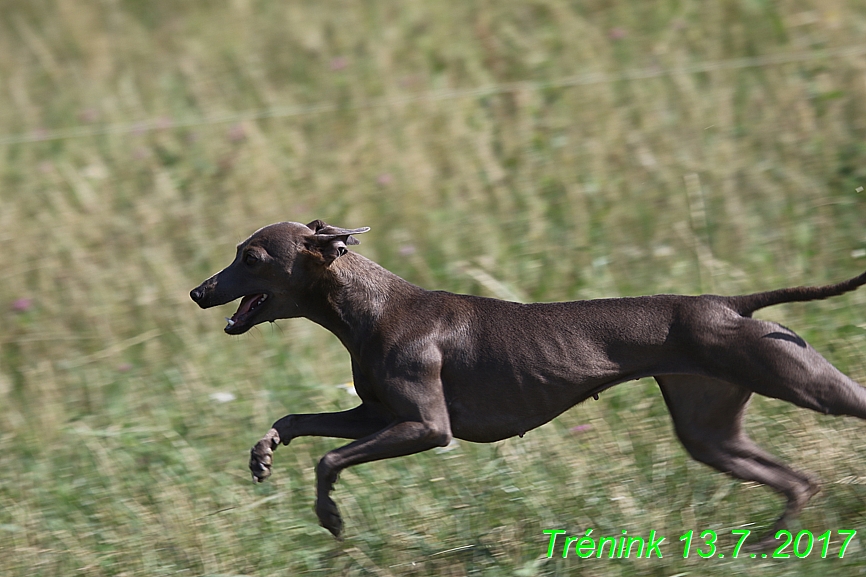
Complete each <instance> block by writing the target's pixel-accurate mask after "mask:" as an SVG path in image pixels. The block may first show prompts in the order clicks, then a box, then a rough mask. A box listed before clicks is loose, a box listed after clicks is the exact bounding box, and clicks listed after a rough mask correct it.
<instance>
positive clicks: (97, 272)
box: [0, 0, 866, 577]
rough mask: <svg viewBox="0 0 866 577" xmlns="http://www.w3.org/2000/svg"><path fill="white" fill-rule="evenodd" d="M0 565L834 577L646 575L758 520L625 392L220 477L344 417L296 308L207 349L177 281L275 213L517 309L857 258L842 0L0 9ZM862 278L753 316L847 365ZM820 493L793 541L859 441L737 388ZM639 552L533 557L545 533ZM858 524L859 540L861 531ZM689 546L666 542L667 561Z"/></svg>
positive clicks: (753, 422)
mask: <svg viewBox="0 0 866 577" xmlns="http://www.w3.org/2000/svg"><path fill="white" fill-rule="evenodd" d="M0 14H2V15H3V16H2V17H0V322H2V324H3V327H4V330H3V331H2V332H0V573H2V574H3V575H27V576H33V575H50V576H56V575H88V576H89V575H94V576H97V575H98V576H102V575H117V576H121V575H126V576H129V575H152V576H156V575H176V574H186V575H307V574H309V575H377V576H379V575H453V576H460V575H518V576H524V577H530V576H536V575H539V576H540V575H577V574H581V575H673V574H678V575H686V574H702V575H731V574H743V575H745V574H748V575H799V574H815V573H816V572H818V571H824V572H831V573H832V574H834V575H853V574H861V573H863V572H864V571H866V549H864V547H862V546H861V545H860V539H859V538H855V539H854V541H853V542H852V544H851V545H850V546H849V548H848V550H847V552H846V555H845V557H844V559H839V558H838V547H839V545H840V544H841V538H837V536H836V534H835V533H834V541H833V544H832V546H831V549H830V555H829V556H828V557H827V558H826V559H822V558H820V555H819V552H818V549H817V546H816V550H815V552H813V553H812V554H810V555H809V556H808V557H807V558H805V559H798V558H796V557H794V556H792V557H791V558H790V559H787V560H772V559H770V560H761V559H760V558H759V559H750V558H745V559H743V558H741V559H731V558H730V555H726V557H725V558H724V559H719V558H714V559H702V558H700V557H698V556H697V555H695V554H694V553H693V554H692V555H691V556H690V557H689V558H688V559H683V558H682V550H681V548H682V543H680V542H679V536H680V535H682V534H683V533H685V532H686V531H689V530H694V531H695V532H696V534H697V533H698V532H700V531H703V530H705V529H713V530H716V531H717V532H718V534H719V535H720V540H719V547H720V550H722V551H723V552H728V551H731V550H732V548H733V545H734V543H735V539H734V538H733V537H732V536H731V535H730V530H731V529H735V528H741V527H746V528H749V529H752V530H753V531H754V532H755V533H758V532H761V531H764V530H767V529H768V528H769V527H770V526H771V524H772V522H773V521H774V520H775V518H776V517H777V516H778V515H779V514H780V513H781V510H782V500H781V499H780V498H779V497H778V496H776V495H775V494H773V493H772V492H771V491H769V490H768V489H766V488H763V487H758V486H755V485H753V484H744V483H740V482H738V481H735V480H732V479H729V478H728V477H726V476H724V475H721V474H719V473H716V472H714V471H713V470H711V469H709V468H707V467H705V466H703V465H700V464H698V463H695V462H693V461H692V460H691V459H690V458H689V457H688V456H687V455H686V454H685V452H684V450H683V449H682V447H681V446H680V445H679V443H678V442H677V440H676V438H675V437H674V434H673V431H672V428H671V424H670V420H669V418H668V416H667V412H666V409H665V407H664V403H663V400H662V398H661V395H660V394H659V392H658V389H657V387H656V386H655V385H654V383H653V382H652V381H649V380H644V381H640V382H637V383H629V384H625V385H622V386H619V387H616V388H614V389H612V390H610V391H607V392H605V393H604V394H603V395H602V396H601V399H600V400H599V401H598V402H595V401H589V402H588V403H585V404H583V405H581V406H578V407H575V408H574V409H572V410H571V411H569V412H567V413H566V414H564V415H562V416H561V417H560V418H558V419H557V420H556V421H555V422H553V423H551V424H548V425H545V426H544V427H541V428H540V429H537V430H535V431H532V432H530V433H529V434H527V435H526V437H525V438H523V439H510V440H507V441H503V442H500V443H496V444H492V445H475V444H471V443H466V442H461V443H458V444H457V445H455V446H452V447H449V448H448V450H445V451H441V450H440V451H430V452H428V453H424V454H420V455H415V456H411V457H405V458H401V459H398V460H391V461H385V462H379V463H371V464H367V465H363V466H360V467H356V468H353V469H350V470H347V471H346V472H344V473H343V475H342V476H341V479H340V482H339V483H338V484H337V487H336V491H335V493H334V497H335V500H336V501H337V503H338V505H339V506H340V507H341V510H342V512H343V515H344V519H345V522H346V531H345V541H343V542H341V543H340V542H336V541H334V540H333V539H332V538H331V537H330V535H329V534H328V533H327V532H326V531H325V530H324V529H322V528H320V527H319V526H318V524H317V521H316V517H315V514H314V512H313V511H312V505H313V501H314V486H313V479H314V470H313V469H314V466H315V463H316V461H317V460H318V458H319V457H320V456H321V455H322V454H323V453H324V452H325V451H327V450H329V449H330V448H333V447H336V446H338V445H339V444H341V442H340V441H337V440H333V439H312V438H304V439H298V440H296V441H294V442H293V443H292V445H291V446H289V447H284V448H281V449H280V450H279V451H277V453H276V455H275V464H274V475H273V477H272V478H271V479H269V480H268V482H266V483H264V484H262V485H254V484H253V483H252V482H251V480H250V477H249V474H248V472H247V470H246V464H247V456H248V450H249V447H250V446H251V445H252V444H253V443H254V442H255V441H256V440H258V438H259V437H260V436H261V435H262V434H264V433H265V432H266V431H267V430H268V428H269V426H270V424H271V423H272V422H273V421H274V420H276V419H277V418H279V417H281V416H283V415H284V414H286V413H289V412H321V411H329V410H340V409H344V408H349V407H352V406H354V405H355V404H357V398H356V397H353V396H352V394H351V390H350V387H348V386H346V383H347V382H349V381H350V380H351V373H350V368H349V359H348V355H347V354H346V353H345V351H344V350H343V349H342V348H341V346H340V345H339V343H338V342H337V340H336V338H334V337H333V336H332V335H330V333H327V332H325V331H324V330H323V329H321V328H319V327H317V326H316V325H313V324H312V323H310V322H308V321H305V320H293V321H281V322H279V323H277V324H276V325H274V326H271V325H266V326H260V327H258V328H257V329H254V330H253V331H251V332H250V333H248V334H246V335H243V336H242V337H238V338H230V337H227V336H226V335H224V334H223V333H222V327H223V326H224V321H223V317H224V316H227V315H230V314H231V313H232V312H233V311H234V308H235V305H233V304H232V305H227V306H225V307H222V309H210V310H207V311H201V310H199V309H198V307H197V306H195V305H194V304H193V303H192V302H191V301H190V300H189V298H188V292H189V290H190V289H191V288H193V287H194V286H196V285H197V284H198V283H199V282H200V281H201V280H203V279H204V278H206V277H207V276H209V275H211V274H213V273H214V272H216V271H217V270H219V269H221V268H222V267H223V266H225V265H226V264H228V262H230V260H231V259H232V258H233V255H234V246H235V244H236V243H238V242H239V241H241V240H243V239H244V238H246V237H247V236H248V235H249V234H250V233H252V232H253V231H254V230H256V229H257V228H259V227H261V226H263V225H265V224H269V223H272V222H276V221H282V220H295V221H301V222H308V221H310V220H313V219H315V218H321V219H324V220H326V221H327V222H329V223H331V224H334V225H337V226H342V227H349V228H354V227H361V226H370V227H372V230H371V232H370V233H368V234H365V235H363V237H362V238H361V241H362V243H363V244H362V245H361V246H360V247H357V248H356V249H355V250H358V251H359V252H361V253H362V254H364V255H366V256H368V257H370V258H372V259H374V260H376V261H378V262H379V263H381V264H382V265H383V266H385V267H387V268H389V269H390V270H392V271H394V272H395V273H397V274H399V275H401V276H403V277H404V278H406V279H408V280H409V281H411V282H413V283H416V284H419V285H421V286H423V287H425V288H431V289H445V290H450V291H458V292H468V293H472V294H479V295H486V296H495V297H500V298H507V299H512V300H525V301H554V300H566V299H579V298H594V297H602V296H605V297H612V296H626V295H642V294H652V293H657V292H676V293H684V294H696V293H700V292H716V293H722V294H735V293H742V292H750V291H759V290H766V289H772V288H778V287H782V286H793V285H800V284H821V283H827V282H835V281H839V280H842V279H845V278H849V277H851V276H854V275H855V274H859V273H860V272H862V270H863V269H864V268H866V230H864V224H866V212H864V208H866V200H864V199H866V192H864V191H863V187H864V186H866V143H864V135H866V74H864V72H866V4H864V3H863V2H860V1H853V0H852V1H843V0H824V1H821V2H818V1H810V0H790V1H789V0H784V1H781V0H780V1H775V2H774V1H770V0H719V1H717V2H702V1H698V0H667V1H661V0H659V1H656V0H630V1H629V0H618V1H613V2H611V1H601V0H587V1H580V2H578V1H574V0H527V1H523V2H516V1H514V2H512V1H503V2H493V1H482V0H479V1H471V2H457V1H450V0H441V1H437V2H421V1H405V2H393V1H372V2H363V3H354V2H344V1H326V2H322V1H293V2H279V1H276V0H234V1H232V2H172V1H169V0H154V1H150V2H140V1H136V0H102V1H95V0H92V1H91V0H28V1H13V0H0ZM864 303H866V291H861V292H859V293H853V294H850V295H846V296H844V297H840V298H836V299H833V300H831V301H826V302H818V303H808V304H799V305H787V306H782V307H776V308H773V309H770V310H766V311H762V312H761V316H762V318H767V319H771V320H775V321H777V322H781V323H783V324H785V325H788V326H791V327H792V328H794V329H795V330H797V331H798V332H799V333H800V334H801V335H802V336H804V337H805V338H806V339H807V340H809V341H810V343H811V344H812V345H813V346H815V348H817V349H818V350H819V351H821V352H822V353H824V354H825V355H826V356H827V357H828V358H829V359H830V360H831V361H832V362H833V363H834V364H835V365H836V366H837V367H839V368H840V369H841V370H843V371H845V372H846V373H847V374H849V375H851V376H852V377H853V378H855V379H858V380H860V381H863V380H864V379H866V362H864V359H866V324H864V323H866V312H864V307H863V305H864ZM747 424H748V428H749V431H750V433H751V434H752V435H753V437H754V438H755V439H756V440H757V441H758V442H759V443H760V444H761V445H762V446H764V447H766V448H767V449H768V450H770V451H771V452H773V453H775V454H776V455H778V456H780V457H781V458H782V459H784V460H785V461H787V462H790V463H792V464H793V465H794V466H795V467H796V468H799V469H804V470H808V471H811V472H812V473H813V474H814V475H815V476H816V478H818V479H819V480H820V481H821V482H822V483H823V485H824V491H823V492H822V493H820V494H819V495H818V496H817V497H816V498H815V499H813V500H812V502H811V504H810V506H809V507H808V508H807V509H806V510H805V512H804V514H803V515H802V516H801V518H800V521H799V525H798V526H797V527H795V529H797V530H801V529H808V530H810V531H812V533H813V534H814V535H815V536H818V535H819V534H820V533H823V532H824V531H827V530H831V531H834V532H835V531H837V530H840V529H846V530H847V529H857V530H861V531H866V525H864V515H866V488H864V487H863V485H862V483H866V445H864V443H863V441H862V439H863V435H864V425H863V423H860V422H856V421H854V420H853V419H845V418H839V419H834V418H831V417H824V416H820V415H816V414H813V413H809V412H807V411H805V410H801V409H796V408H794V407H791V406H789V405H786V404H784V403H780V402H777V401H772V400H767V399H754V400H753V402H752V404H751V408H750V411H749V414H748V419H747ZM589 528H592V529H593V530H594V535H596V536H601V535H619V534H620V533H621V531H623V530H627V531H628V532H629V534H630V535H643V536H647V535H648V534H649V532H650V530H655V531H657V532H658V533H659V534H661V535H665V536H667V541H666V542H665V544H664V546H663V547H662V551H663V552H664V558H662V559H651V560H645V559H641V560H634V559H631V560H611V559H588V560H581V559H579V558H576V557H573V556H570V557H569V558H568V559H562V558H561V557H559V553H558V552H557V556H556V557H553V558H550V559H548V558H547V557H546V552H547V543H548V537H547V535H544V534H543V533H542V531H544V530H545V529H564V530H566V531H568V533H569V534H571V535H582V534H583V533H584V532H585V531H586V530H587V529H589ZM864 534H866V533H864ZM696 543H697V541H696Z"/></svg>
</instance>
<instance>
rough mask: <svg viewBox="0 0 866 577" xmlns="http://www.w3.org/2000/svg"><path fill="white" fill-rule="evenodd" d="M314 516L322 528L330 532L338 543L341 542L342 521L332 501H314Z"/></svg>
mask: <svg viewBox="0 0 866 577" xmlns="http://www.w3.org/2000/svg"><path fill="white" fill-rule="evenodd" d="M316 516H317V517H318V518H319V524H320V525H321V526H322V527H324V528H325V529H327V530H328V531H330V532H331V535H333V536H334V537H336V539H337V540H338V541H342V538H341V537H340V534H341V533H342V532H343V519H342V517H340V510H339V509H337V504H336V503H334V500H333V499H331V498H330V497H325V498H324V499H316Z"/></svg>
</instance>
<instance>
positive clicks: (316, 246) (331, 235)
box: [307, 220, 370, 266]
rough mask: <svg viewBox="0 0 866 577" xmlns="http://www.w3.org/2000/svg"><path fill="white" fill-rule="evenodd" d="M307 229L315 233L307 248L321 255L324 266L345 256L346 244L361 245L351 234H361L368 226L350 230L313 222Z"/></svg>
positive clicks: (310, 238) (319, 221)
mask: <svg viewBox="0 0 866 577" xmlns="http://www.w3.org/2000/svg"><path fill="white" fill-rule="evenodd" d="M307 227H308V228H309V229H310V230H312V231H313V232H314V233H315V234H314V235H312V236H311V237H309V242H310V244H309V248H310V249H312V250H313V251H314V252H317V253H319V254H320V255H322V258H323V259H324V260H325V265H326V266H327V265H329V264H331V263H332V262H334V260H336V259H337V257H340V256H343V255H344V254H346V251H347V250H348V249H347V248H346V245H347V244H348V245H353V244H361V242H360V241H359V240H358V239H357V238H355V237H354V236H352V235H353V234H361V233H364V232H367V231H368V230H370V227H369V226H364V227H361V228H352V229H349V228H340V227H337V226H331V225H330V224H327V223H325V222H324V221H321V220H314V221H313V222H311V223H309V224H307Z"/></svg>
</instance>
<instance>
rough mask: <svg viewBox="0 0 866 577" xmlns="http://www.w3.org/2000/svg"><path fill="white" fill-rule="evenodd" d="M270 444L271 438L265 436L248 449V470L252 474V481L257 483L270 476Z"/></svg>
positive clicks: (271, 454)
mask: <svg viewBox="0 0 866 577" xmlns="http://www.w3.org/2000/svg"><path fill="white" fill-rule="evenodd" d="M272 444H273V443H272V441H271V439H268V438H265V439H262V440H261V441H259V442H258V443H256V446H255V447H253V448H252V449H250V472H251V473H252V474H253V481H255V482H257V483H261V482H262V481H264V480H265V479H267V478H268V477H270V476H271V463H272V462H273V458H274V450H273V449H272V448H271V447H272Z"/></svg>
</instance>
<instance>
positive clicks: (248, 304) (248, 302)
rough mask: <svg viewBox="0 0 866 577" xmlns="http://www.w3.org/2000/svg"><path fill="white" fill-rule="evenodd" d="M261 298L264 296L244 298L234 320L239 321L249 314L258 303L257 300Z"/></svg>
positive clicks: (233, 316) (233, 317)
mask: <svg viewBox="0 0 866 577" xmlns="http://www.w3.org/2000/svg"><path fill="white" fill-rule="evenodd" d="M260 296H262V295H247V296H245V297H244V298H242V299H241V304H240V306H239V307H238V310H237V312H235V314H234V315H232V320H237V318H238V317H241V316H243V315H245V314H247V313H248V312H250V309H251V308H252V306H253V303H254V302H256V300H257V299H258V298H259V297H260Z"/></svg>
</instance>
